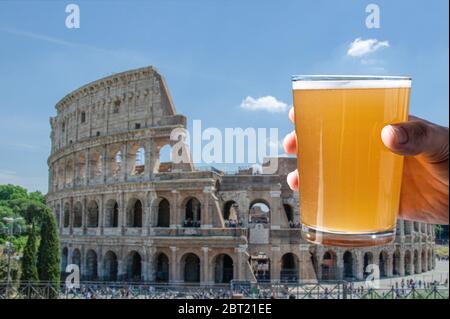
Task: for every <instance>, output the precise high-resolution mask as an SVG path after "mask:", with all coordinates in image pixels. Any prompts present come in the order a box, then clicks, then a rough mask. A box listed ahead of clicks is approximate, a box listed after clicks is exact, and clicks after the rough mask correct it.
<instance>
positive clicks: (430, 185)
mask: <svg viewBox="0 0 450 319" xmlns="http://www.w3.org/2000/svg"><path fill="white" fill-rule="evenodd" d="M289 118H290V120H291V121H292V123H294V109H293V108H291V109H290V111H289ZM448 134H449V131H448V128H447V127H443V126H439V125H437V124H434V123H431V122H428V121H426V120H423V119H420V118H418V117H415V116H410V117H409V121H408V122H405V123H398V124H392V125H387V126H385V127H384V128H383V129H382V131H381V139H382V141H383V143H384V145H385V146H386V147H387V148H389V149H390V150H391V151H392V152H394V153H396V154H399V155H404V156H405V159H404V167H403V179H402V186H401V194H400V207H399V217H400V218H402V219H407V220H414V221H420V222H426V223H433V224H448V222H449V211H448V205H449V201H448V175H449V174H448V168H449V167H448V165H449V155H448V152H449V146H448V145H449V142H448V139H449V136H448ZM283 146H284V150H285V152H286V153H288V154H297V137H296V135H295V131H293V132H291V133H289V134H288V135H287V136H286V137H285V138H284V142H283ZM287 182H288V185H289V187H290V188H291V189H292V190H298V182H299V181H298V172H297V170H295V171H294V172H291V173H290V174H289V175H288V176H287Z"/></svg>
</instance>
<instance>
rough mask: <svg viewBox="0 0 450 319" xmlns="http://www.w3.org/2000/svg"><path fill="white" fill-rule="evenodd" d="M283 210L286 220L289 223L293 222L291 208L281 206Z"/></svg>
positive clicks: (285, 205) (287, 205)
mask: <svg viewBox="0 0 450 319" xmlns="http://www.w3.org/2000/svg"><path fill="white" fill-rule="evenodd" d="M283 208H284V214H285V215H286V218H287V220H288V222H289V223H293V222H294V210H293V209H292V206H291V205H289V204H283Z"/></svg>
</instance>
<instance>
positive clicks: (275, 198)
mask: <svg viewBox="0 0 450 319" xmlns="http://www.w3.org/2000/svg"><path fill="white" fill-rule="evenodd" d="M280 196H281V191H271V192H270V197H271V200H270V203H269V204H270V215H271V216H270V224H271V225H270V228H272V229H280V227H281V218H280V213H281V207H280V203H281V197H280Z"/></svg>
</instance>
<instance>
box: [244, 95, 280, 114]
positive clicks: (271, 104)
mask: <svg viewBox="0 0 450 319" xmlns="http://www.w3.org/2000/svg"><path fill="white" fill-rule="evenodd" d="M241 107H242V108H243V109H246V110H250V111H259V110H264V111H268V112H284V111H286V109H287V108H288V105H287V104H286V103H284V102H282V101H278V100H277V99H276V98H275V97H273V96H270V95H269V96H263V97H260V98H253V97H251V96H247V97H246V98H245V99H243V100H242V102H241Z"/></svg>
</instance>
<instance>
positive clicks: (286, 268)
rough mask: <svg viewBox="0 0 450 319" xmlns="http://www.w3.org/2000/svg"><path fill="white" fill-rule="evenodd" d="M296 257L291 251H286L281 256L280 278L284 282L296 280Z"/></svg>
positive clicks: (297, 262)
mask: <svg viewBox="0 0 450 319" xmlns="http://www.w3.org/2000/svg"><path fill="white" fill-rule="evenodd" d="M298 265H299V261H298V257H297V256H296V255H294V254H293V253H286V254H284V255H283V256H282V257H281V271H280V279H281V281H285V282H297V281H298V279H299V278H298Z"/></svg>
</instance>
